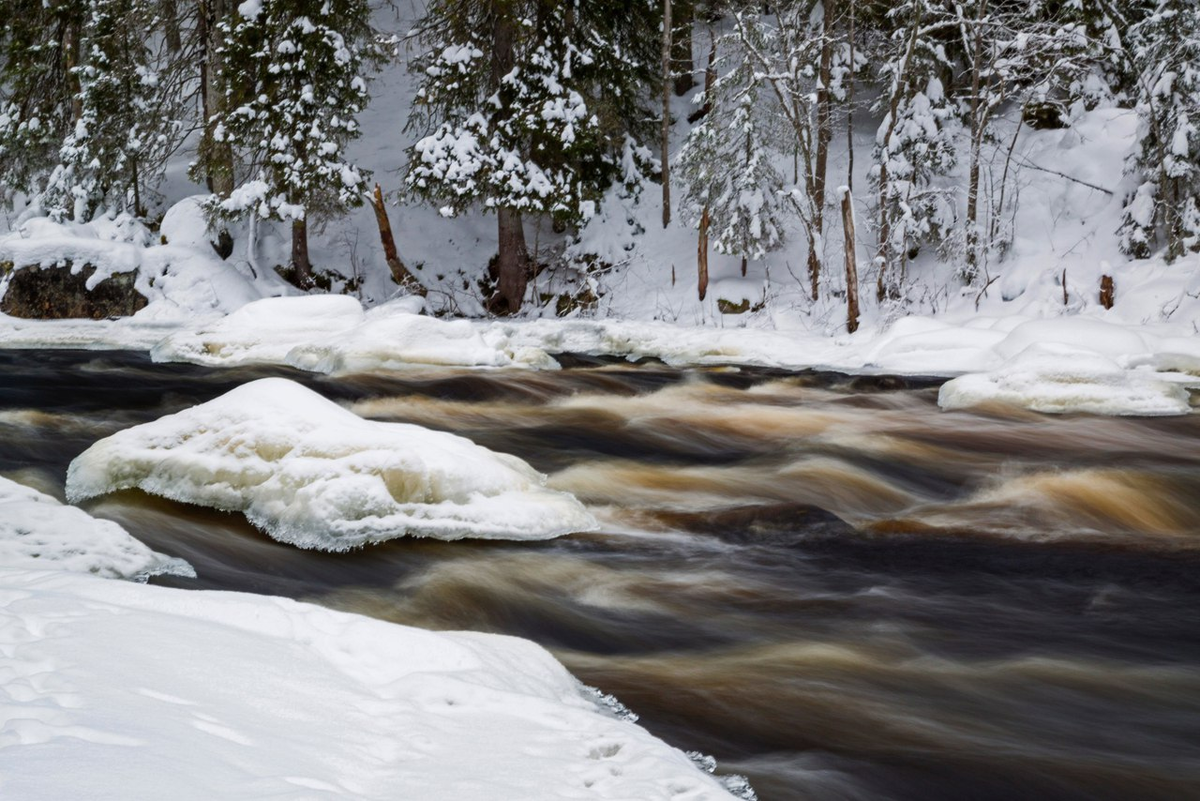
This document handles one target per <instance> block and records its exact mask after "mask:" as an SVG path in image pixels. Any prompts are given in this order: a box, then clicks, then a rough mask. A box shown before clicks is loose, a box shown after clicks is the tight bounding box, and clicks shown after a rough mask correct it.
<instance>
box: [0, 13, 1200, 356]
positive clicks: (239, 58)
mask: <svg viewBox="0 0 1200 801" xmlns="http://www.w3.org/2000/svg"><path fill="white" fill-rule="evenodd" d="M414 8H415V7H414ZM416 10H418V11H419V14H418V16H417V17H416V23H415V25H413V26H411V27H405V28H398V27H397V26H396V25H395V24H390V23H394V22H395V21H396V20H398V19H399V16H398V12H397V11H396V7H395V6H388V4H386V3H385V4H380V3H372V2H369V0H248V1H247V2H242V3H240V4H239V3H235V2H232V0H202V1H201V2H196V3H182V2H177V0H49V1H48V2H43V0H2V2H0V20H3V23H2V27H0V192H2V193H3V199H4V202H5V203H6V204H7V205H8V206H9V208H11V209H14V212H13V213H16V214H18V217H17V218H16V219H17V220H18V221H19V220H21V219H25V218H28V217H29V216H48V217H49V218H51V219H52V220H58V221H74V222H76V223H86V222H88V221H89V220H91V219H93V218H95V217H97V216H100V215H108V216H110V217H111V216H112V215H114V214H127V215H130V216H132V217H134V218H136V219H137V220H139V221H141V222H143V223H145V224H146V225H148V226H149V227H150V228H152V229H153V228H154V226H155V224H156V221H157V220H160V219H161V216H162V214H163V212H164V211H165V210H166V207H167V206H168V205H169V202H170V201H173V200H175V199H176V198H167V197H165V196H164V194H163V193H162V192H161V191H160V188H161V186H162V184H163V180H164V174H165V173H166V172H167V171H168V170H169V169H171V168H172V165H173V164H177V163H179V162H181V161H182V162H184V163H186V164H187V170H188V175H189V177H190V178H191V180H192V181H194V182H196V183H198V184H201V185H202V186H203V187H204V189H205V190H207V191H208V192H209V193H210V195H209V196H208V197H207V198H206V200H205V203H204V208H205V211H206V213H207V214H208V215H209V218H210V221H211V227H212V236H213V241H214V247H216V248H217V250H218V252H220V253H221V255H222V256H223V257H228V256H229V254H230V252H231V251H232V249H233V239H234V234H235V233H236V232H237V231H240V230H242V229H238V228H235V226H236V225H238V224H239V223H244V222H245V221H247V220H252V221H259V220H261V221H271V222H273V223H275V224H277V225H279V226H282V227H283V228H284V229H285V230H286V231H287V233H288V235H289V236H290V243H291V244H290V250H289V251H288V252H286V253H281V254H280V255H279V257H278V258H277V261H278V264H277V265H275V266H276V268H277V271H278V272H280V274H282V275H284V276H285V277H286V278H287V279H288V280H289V281H290V282H291V283H293V284H294V285H295V286H297V287H300V288H302V289H310V288H312V287H314V286H316V283H317V282H318V281H320V280H321V273H322V271H323V270H325V269H328V268H334V267H337V266H338V265H335V264H314V260H313V259H312V257H311V256H310V250H309V238H310V230H311V228H312V226H313V225H317V226H319V227H321V228H322V230H323V229H324V228H325V227H327V226H333V227H336V226H337V225H338V224H339V223H338V221H339V220H341V219H342V218H343V216H344V215H345V214H346V213H347V212H348V211H350V210H352V209H354V208H356V207H360V206H364V205H366V206H368V207H370V208H371V209H372V210H373V211H374V212H375V215H376V218H377V220H378V222H379V224H380V233H381V235H382V237H383V238H382V239H381V242H382V249H383V251H384V258H385V261H386V265H387V268H388V271H389V274H390V276H391V278H392V280H393V281H394V282H395V283H397V284H399V285H401V286H406V287H408V288H410V289H413V290H416V291H418V292H424V291H425V287H422V286H421V283H422V281H419V280H418V276H414V274H413V273H414V271H413V270H412V269H411V265H409V264H406V262H405V259H404V258H403V253H404V250H405V244H406V241H405V240H406V237H407V236H411V232H406V231H404V230H398V231H396V232H395V233H393V231H392V229H391V225H390V222H389V218H388V214H389V212H388V209H389V207H391V208H393V209H394V208H396V207H397V206H401V207H411V206H427V207H429V208H431V209H436V210H437V211H438V212H439V213H440V214H441V215H443V216H454V215H459V214H476V215H478V214H480V213H483V214H489V215H494V217H495V222H494V227H495V233H494V236H495V251H494V254H493V257H492V258H491V259H490V262H489V263H488V265H487V275H486V276H485V277H484V278H483V279H482V280H481V281H480V289H479V293H480V300H481V302H482V304H483V306H482V309H481V311H487V312H491V313H497V314H511V313H515V312H517V311H518V310H520V309H521V307H522V306H523V305H525V304H528V303H529V301H530V300H531V294H532V293H530V292H529V290H528V283H529V281H530V280H531V279H533V278H534V277H535V276H536V275H537V274H538V273H539V272H540V271H541V270H542V269H544V267H545V266H546V265H545V264H544V263H543V262H547V261H549V262H556V263H559V264H563V263H565V264H566V265H567V266H568V267H570V268H573V269H575V270H576V271H577V272H579V273H580V274H584V273H586V272H588V271H589V270H595V269H596V268H597V266H600V267H604V266H609V265H606V264H604V261H605V257H604V256H603V255H598V254H597V253H596V252H595V251H596V250H598V249H596V248H593V249H591V250H592V252H589V249H588V248H587V247H583V246H580V241H581V239H585V238H586V237H582V236H580V233H579V232H580V231H582V230H584V229H586V227H587V226H588V225H589V224H592V223H594V220H595V218H596V216H597V214H598V210H599V209H601V208H602V206H603V205H604V203H605V202H606V201H608V202H612V200H613V198H620V199H621V200H622V202H624V203H626V204H629V203H635V204H636V203H639V202H641V203H643V204H646V203H651V202H653V203H657V204H660V205H661V209H662V212H661V213H662V225H663V227H664V228H665V227H667V226H669V225H670V226H675V227H676V228H679V227H682V228H685V229H687V230H690V231H692V241H693V243H694V247H695V254H696V257H695V258H694V259H692V258H678V259H677V261H678V263H679V265H680V267H679V270H680V272H683V271H685V270H686V271H687V272H689V273H690V272H691V271H692V270H693V269H695V270H696V278H695V281H696V283H697V285H698V290H699V292H698V294H699V298H700V299H701V300H703V298H704V295H705V290H706V285H707V283H708V260H709V252H710V250H712V251H715V252H716V253H717V254H722V255H723V256H726V257H730V258H732V259H733V260H735V262H740V269H741V274H742V275H746V271H747V264H748V263H755V262H760V261H761V260H763V259H764V258H769V257H770V256H771V254H779V253H787V255H788V259H789V265H790V264H791V263H794V264H795V265H796V266H795V268H794V269H793V268H791V267H790V266H789V270H790V273H791V275H792V278H793V279H794V281H793V283H795V284H796V286H797V287H800V286H802V287H803V291H804V292H805V293H806V294H808V295H809V296H810V297H811V298H812V299H813V300H814V301H815V300H817V299H818V298H819V297H820V296H821V295H822V294H827V293H831V292H832V293H834V294H836V295H837V296H838V297H839V298H840V297H845V299H846V303H847V305H848V309H847V317H846V327H847V328H848V330H850V331H851V332H852V331H853V330H854V328H855V327H857V324H858V322H857V320H858V314H859V312H858V306H859V298H858V295H859V292H860V291H861V292H862V293H863V294H864V295H866V296H868V297H872V296H873V297H874V298H875V300H876V301H877V302H878V303H881V304H886V303H888V302H889V301H895V302H902V301H903V300H904V299H905V298H906V296H907V295H908V294H909V289H908V282H909V280H910V271H911V270H910V268H911V265H912V264H913V262H914V260H918V259H924V260H926V261H933V262H937V263H939V264H941V265H948V266H949V267H950V269H949V270H944V271H943V273H942V275H943V276H944V277H943V278H942V279H939V280H944V281H946V282H953V284H954V286H955V287H956V288H958V289H962V290H963V291H967V292H969V293H971V294H975V293H976V292H979V291H986V289H987V287H988V286H989V285H990V283H991V282H992V281H994V280H995V279H996V274H997V272H998V268H997V265H998V264H1001V263H1002V262H1003V261H1004V259H1005V256H1006V253H1007V252H1008V250H1009V249H1010V248H1011V246H1012V245H1013V241H1014V237H1015V236H1017V232H1016V231H1015V230H1014V228H1015V226H1014V219H1015V214H1016V211H1015V210H1016V208H1017V205H1018V202H1019V201H1018V198H1019V195H1020V183H1021V182H1020V180H1019V179H1018V176H1019V175H1020V174H1021V173H1022V172H1026V173H1028V172H1029V170H1032V169H1036V170H1039V171H1041V172H1042V173H1044V174H1046V175H1050V176H1052V177H1053V178H1054V179H1055V180H1058V181H1061V182H1077V183H1081V184H1082V185H1085V186H1090V187H1091V188H1092V189H1093V190H1095V191H1097V192H1103V193H1107V195H1110V196H1111V195H1114V194H1117V193H1119V195H1120V196H1119V197H1117V198H1116V200H1117V201H1119V203H1120V217H1119V220H1118V224H1117V229H1116V230H1115V231H1113V232H1112V233H1113V235H1114V236H1115V237H1116V241H1117V243H1118V246H1119V249H1120V251H1121V253H1122V254H1123V255H1124V256H1125V257H1126V258H1127V259H1129V260H1131V261H1133V262H1134V263H1136V260H1138V259H1145V258H1148V257H1151V256H1157V257H1161V258H1163V259H1165V260H1166V261H1167V262H1170V261H1174V260H1176V259H1179V258H1180V257H1182V256H1184V255H1185V254H1187V253H1190V252H1193V251H1195V250H1196V249H1197V248H1198V247H1200V205H1198V200H1200V172H1198V169H1197V160H1198V158H1200V129H1198V128H1197V127H1196V124H1194V123H1193V121H1192V118H1193V117H1196V116H1197V114H1198V113H1200V111H1198V109H1200V74H1198V72H1197V64H1200V14H1198V12H1197V9H1196V8H1195V6H1194V4H1192V3H1189V2H1186V0H1154V1H1153V2H1149V1H1146V2H1117V0H1063V1H1061V2H1060V1H1058V0H964V1H961V2H959V1H953V2H952V1H951V0H906V1H905V2H898V3H893V2H871V1H870V0H823V1H822V2H811V1H809V0H806V1H805V2H790V3H778V2H776V3H745V2H704V1H703V0H682V1H681V0H666V2H665V3H664V2H662V1H661V0H660V1H659V2H643V1H642V0H622V1H621V2H617V1H616V0H574V2H569V3H559V2H546V1H545V0H431V2H429V3H428V4H427V5H426V6H425V7H424V8H423V9H416ZM389 12H394V13H390V14H389ZM389 69H392V70H396V69H399V70H402V71H403V72H404V73H405V74H406V75H407V76H408V77H407V79H406V80H408V81H410V82H411V83H412V85H413V86H414V88H415V92H414V94H413V100H412V103H411V106H410V107H408V108H407V109H406V110H405V112H404V118H405V120H406V122H405V127H404V128H403V130H397V131H395V132H394V136H395V144H394V147H395V148H397V149H400V148H402V149H403V152H404V157H403V159H402V160H401V161H402V166H401V167H400V169H398V170H387V171H386V174H376V175H373V174H372V169H371V167H372V166H374V165H371V164H362V163H357V162H356V161H355V159H354V158H352V156H351V151H352V149H353V144H354V142H355V140H356V139H357V138H359V137H360V136H361V135H362V130H363V129H362V125H361V123H360V120H359V117H360V115H361V114H362V113H363V112H364V110H365V109H366V108H367V106H368V104H369V103H377V104H388V103H389V98H388V97H387V95H386V94H380V93H378V92H376V87H375V86H374V85H373V81H374V79H375V78H376V77H377V76H378V75H379V74H380V72H381V71H383V70H389ZM373 92H374V93H375V94H374V97H372V93H373ZM676 98H683V99H684V100H685V101H686V102H685V104H684V105H682V106H681V105H680V104H679V103H678V102H677V101H676ZM681 109H682V111H681ZM1096 109H1121V110H1125V111H1128V112H1130V113H1132V114H1135V115H1136V119H1137V133H1136V137H1137V142H1136V147H1134V148H1133V149H1132V150H1131V151H1130V152H1129V153H1128V154H1127V156H1126V157H1125V158H1124V159H1123V160H1122V161H1121V163H1113V164H1111V165H1107V168H1108V171H1109V173H1110V175H1113V176H1115V177H1122V176H1123V178H1122V179H1121V181H1120V182H1119V183H1118V182H1117V181H1115V180H1114V181H1112V182H1111V185H1109V186H1096V185H1094V184H1092V183H1090V182H1089V181H1088V180H1087V179H1086V178H1080V177H1078V176H1075V175H1071V174H1069V173H1067V172H1062V171H1059V170H1058V169H1056V165H1054V164H1040V165H1031V164H1030V163H1029V161H1028V160H1027V159H1025V158H1024V157H1023V156H1022V152H1021V149H1020V148H1019V147H1017V144H1018V141H1019V140H1020V139H1021V137H1022V136H1027V135H1028V132H1030V131H1045V130H1053V129H1065V128H1069V127H1070V126H1072V125H1073V124H1074V122H1075V121H1076V120H1078V119H1079V118H1080V116H1081V115H1083V114H1086V113H1088V112H1090V111H1094V110H1096ZM856 134H859V135H858V136H856ZM376 135H377V134H376ZM834 154H836V157H834ZM856 177H857V178H858V180H856ZM378 184H383V187H382V188H380V189H379V190H378V191H376V189H375V187H376V186H377V185H378ZM659 195H661V200H660V199H659ZM645 216H646V215H644V214H643V215H642V217H643V219H642V220H639V221H638V222H637V223H636V225H635V228H640V229H645V228H646V227H649V226H650V225H651V224H653V223H655V222H656V221H647V220H645ZM672 217H674V218H675V219H674V220H672ZM532 221H537V223H538V226H539V231H540V228H541V224H542V223H543V222H544V223H545V224H546V225H548V226H549V227H550V229H551V231H552V234H551V236H552V237H553V236H554V235H558V236H559V239H558V240H557V241H558V242H559V243H560V245H559V246H558V247H556V249H555V252H553V253H552V254H551V255H550V256H549V257H547V256H546V254H544V253H541V252H538V253H534V249H533V248H531V246H530V243H529V242H528V239H529V232H528V229H529V227H530V225H531V223H532ZM397 235H398V243H399V253H398V252H397ZM846 243H849V246H848V247H847V245H846ZM692 263H694V264H695V266H694V268H693V267H692ZM665 269H666V268H665V266H664V270H665ZM671 269H672V276H671V279H672V281H674V280H675V279H676V277H675V275H674V270H675V266H674V265H673V266H672V268H671ZM1113 272H1116V270H1113ZM427 278H429V276H425V277H423V278H422V280H425V279H427ZM1116 279H1117V282H1118V283H1119V282H1120V276H1119V275H1118V276H1116ZM688 280H689V281H690V280H692V279H690V278H689V279H688ZM1063 281H1064V284H1063V292H1064V295H1065V294H1066V289H1067V287H1066V284H1065V281H1066V279H1065V277H1064V279H1063ZM426 282H427V281H426ZM1103 282H1107V283H1106V286H1107V288H1106V289H1104V290H1102V288H1101V287H1100V286H1096V287H1092V288H1091V289H1089V294H1091V295H1095V294H1096V293H1097V292H1100V299H1101V302H1102V303H1103V304H1104V305H1105V306H1111V304H1112V286H1113V276H1111V275H1106V276H1104V277H1103V279H1102V283H1103ZM322 285H323V286H326V287H328V286H329V280H328V278H326V279H325V281H324V283H323V284H322ZM612 291H619V290H612ZM1105 292H1106V293H1107V295H1105ZM532 300H534V301H535V302H536V300H537V299H536V298H532ZM560 305H561V304H560Z"/></svg>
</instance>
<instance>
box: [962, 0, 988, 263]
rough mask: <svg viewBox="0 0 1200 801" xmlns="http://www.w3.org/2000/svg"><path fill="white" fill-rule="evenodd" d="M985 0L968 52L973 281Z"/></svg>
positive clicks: (969, 245)
mask: <svg viewBox="0 0 1200 801" xmlns="http://www.w3.org/2000/svg"><path fill="white" fill-rule="evenodd" d="M987 8H988V0H980V3H979V10H978V12H977V13H976V15H975V31H974V45H973V49H974V52H973V53H972V54H971V55H972V58H971V166H970V170H969V171H968V177H967V238H966V250H967V254H966V256H967V268H966V278H967V281H968V282H970V283H974V281H975V278H976V276H977V275H978V274H979V225H978V221H979V169H980V165H979V162H980V159H981V157H982V151H983V132H984V130H985V129H986V127H987V126H986V125H985V121H984V120H983V119H982V113H983V112H982V108H981V104H980V97H979V93H980V91H981V90H982V88H983V20H984V17H986V16H987Z"/></svg>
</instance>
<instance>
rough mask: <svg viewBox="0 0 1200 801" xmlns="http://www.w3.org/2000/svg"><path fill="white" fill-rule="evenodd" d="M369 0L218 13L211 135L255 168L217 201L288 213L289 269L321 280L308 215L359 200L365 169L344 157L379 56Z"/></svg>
mask: <svg viewBox="0 0 1200 801" xmlns="http://www.w3.org/2000/svg"><path fill="white" fill-rule="evenodd" d="M369 15H370V7H369V5H368V3H367V2H366V0H261V1H260V0H251V1H250V2H246V3H242V4H241V5H240V6H239V7H238V11H237V14H236V15H234V17H233V18H232V19H231V20H229V21H224V22H220V23H219V24H220V25H221V27H222V30H223V33H224V36H225V37H226V41H227V44H226V46H225V48H224V52H223V53H222V56H223V61H224V73H223V75H222V76H220V80H221V82H222V85H223V88H224V92H225V95H226V102H225V105H224V107H222V108H219V109H217V110H216V113H215V114H214V115H213V116H214V119H213V132H212V139H213V140H214V141H215V142H218V143H225V144H228V145H229V146H230V147H231V148H232V149H233V150H235V151H236V152H238V153H240V154H241V155H242V157H243V158H245V159H246V160H247V161H249V162H250V163H251V164H253V165H254V167H255V172H253V173H252V174H253V175H254V177H253V178H252V179H251V180H249V181H246V182H244V183H242V184H241V185H240V186H238V187H237V188H236V189H235V190H234V191H233V192H232V193H231V194H230V195H229V196H228V197H225V198H221V197H218V198H217V199H216V208H217V210H218V211H219V212H220V213H222V214H224V215H227V216H230V217H240V216H245V215H257V216H258V217H261V218H263V219H274V220H281V221H284V222H290V223H291V228H292V258H291V264H290V269H291V277H292V279H293V281H294V282H295V283H296V284H297V285H298V286H301V287H302V288H309V287H311V286H312V285H313V276H312V264H311V262H310V260H309V256H308V221H309V219H310V217H312V216H314V215H331V214H335V213H339V212H342V211H344V210H345V209H347V208H349V207H352V206H358V205H360V204H361V203H362V202H363V200H364V192H365V186H366V185H365V176H364V174H363V172H362V171H361V170H359V169H358V168H356V167H355V166H354V165H352V164H351V163H349V161H347V159H346V154H345V147H346V145H347V143H349V142H350V141H352V140H354V139H356V138H357V137H358V136H359V135H360V133H361V131H360V129H359V124H358V122H357V119H356V118H357V116H358V115H359V113H360V112H361V111H362V110H363V109H364V108H365V107H366V104H367V98H368V95H367V81H366V72H367V70H368V67H369V66H370V64H371V63H372V62H373V60H374V59H375V58H376V57H377V54H378V49H377V45H378V42H377V40H376V39H375V37H374V34H373V32H372V30H371V27H370V19H369Z"/></svg>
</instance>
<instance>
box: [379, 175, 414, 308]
mask: <svg viewBox="0 0 1200 801" xmlns="http://www.w3.org/2000/svg"><path fill="white" fill-rule="evenodd" d="M371 209H372V210H373V211H374V212H375V223H376V225H378V226H379V242H380V244H381V245H383V258H384V260H385V261H386V262H387V266H388V269H389V270H390V271H391V273H392V281H394V282H395V283H396V284H397V285H399V286H402V287H404V288H406V289H408V290H409V291H411V292H412V293H413V294H417V295H424V294H425V287H423V286H421V284H420V283H419V282H418V281H417V279H416V277H415V276H414V275H413V274H412V273H411V272H409V270H408V267H407V266H406V265H405V264H404V262H403V261H402V260H401V259H400V255H399V254H398V253H397V252H396V237H395V236H393V235H392V221H391V220H389V219H388V213H387V206H386V205H385V204H384V202H383V189H382V188H381V187H380V186H379V184H375V193H374V194H373V195H372V196H371Z"/></svg>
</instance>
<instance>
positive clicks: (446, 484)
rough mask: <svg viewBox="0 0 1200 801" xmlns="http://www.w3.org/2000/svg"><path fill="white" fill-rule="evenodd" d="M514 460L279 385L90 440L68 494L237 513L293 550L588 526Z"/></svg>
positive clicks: (253, 386) (546, 533)
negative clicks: (143, 496)
mask: <svg viewBox="0 0 1200 801" xmlns="http://www.w3.org/2000/svg"><path fill="white" fill-rule="evenodd" d="M544 483H545V476H543V475H541V474H540V473H538V472H536V471H535V470H534V469H533V468H531V467H530V466H529V465H528V464H526V463H525V462H523V461H522V460H520V459H518V458H516V457H515V456H509V455H507V454H501V453H496V452H494V451H490V450H488V449H487V448H484V447H481V446H479V445H476V444H475V443H473V442H471V441H470V440H467V439H464V438H462V437H458V436H455V435H453V434H447V433H444V432H438V431H430V430H428V429H425V428H421V427H420V426H414V425H406V424H401V423H377V422H372V421H369V420H364V419H362V418H361V417H358V416H357V415H355V414H353V413H352V412H349V411H347V410H346V409H343V408H342V407H341V406H338V405H337V404H335V403H333V402H331V401H329V400H326V399H325V398H323V397H321V396H320V395H318V394H317V393H315V392H313V391H311V390H309V389H305V388H304V387H302V386H300V385H299V384H296V383H294V382H292V381H288V380H286V379H282V378H265V379H261V380H259V381H254V382H251V383H249V384H245V385H243V386H241V387H238V388H237V389H235V390H233V391H231V392H228V393H226V394H225V395H223V396H221V397H220V398H217V399H216V400H213V401H209V402H208V403H204V404H201V405H199V406H194V407H192V408H190V409H186V410H184V411H182V412H179V413H177V414H173V415H168V416H167V417H163V418H161V419H159V420H156V421H154V422H151V423H145V424H143V425H140V426H135V427H133V428H130V429H126V430H125V431H121V432H118V433H117V434H114V435H112V436H111V437H107V438H105V439H102V440H100V441H99V442H97V443H96V444H94V445H92V447H90V448H88V449H87V450H86V451H84V453H83V454H81V455H80V456H79V457H77V458H76V459H75V461H73V462H72V463H71V466H70V468H69V470H68V472H67V496H68V497H69V498H71V499H73V500H78V499H82V498H90V497H93V496H96V495H101V494H104V493H107V492H112V491H114V490H119V489H125V488H129V487H137V488H140V489H142V490H143V491H145V492H149V493H153V494H155V495H161V496H163V497H166V498H171V499H173V500H177V501H183V502H186V503H196V504H200V505H202V506H210V507H213V508H216V509H222V510H226V511H240V512H244V513H245V515H246V518H247V519H248V520H249V521H250V522H251V523H253V524H254V525H255V526H257V527H259V528H261V529H263V530H264V531H266V532H267V533H268V534H270V535H271V536H272V537H274V538H275V539H277V540H279V541H281V542H286V543H290V544H292V545H298V546H300V547H302V548H317V549H321V550H328V551H345V550H348V549H350V548H354V547H357V546H361V545H364V544H366V543H371V542H381V541H384V540H390V539H395V538H397V537H401V536H404V535H411V536H418V537H436V538H438V539H444V540H454V539H460V538H463V537H478V538H485V539H515V540H538V539H549V538H552V537H557V536H560V535H562V534H569V533H571V532H577V531H587V530H591V529H594V528H595V527H596V521H595V520H594V519H593V518H592V516H591V515H590V514H588V512H587V511H586V510H585V509H584V508H583V506H582V505H581V504H580V503H579V501H577V500H576V499H575V498H574V496H572V495H570V494H567V493H563V492H556V491H553V490H550V489H547V488H546V487H545V486H544Z"/></svg>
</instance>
